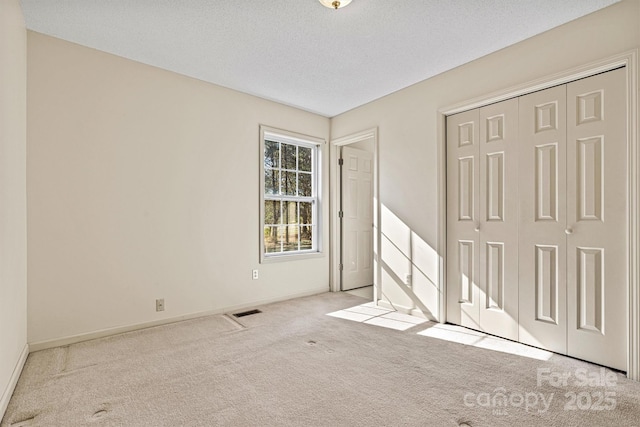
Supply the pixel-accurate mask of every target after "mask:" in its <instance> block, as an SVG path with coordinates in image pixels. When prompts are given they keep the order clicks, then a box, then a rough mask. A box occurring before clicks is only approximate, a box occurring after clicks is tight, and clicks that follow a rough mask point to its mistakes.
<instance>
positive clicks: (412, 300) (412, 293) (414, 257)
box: [379, 204, 441, 320]
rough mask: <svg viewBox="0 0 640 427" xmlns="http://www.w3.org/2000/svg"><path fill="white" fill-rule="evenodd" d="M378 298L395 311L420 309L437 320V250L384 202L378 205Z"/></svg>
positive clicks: (438, 292) (438, 293)
mask: <svg viewBox="0 0 640 427" xmlns="http://www.w3.org/2000/svg"><path fill="white" fill-rule="evenodd" d="M381 227H382V231H381V233H380V239H381V242H380V252H381V256H380V258H379V259H380V267H381V269H382V274H381V291H382V301H383V302H386V303H388V304H390V305H391V306H392V307H393V308H395V309H397V310H399V311H413V310H416V309H417V310H419V311H421V312H422V313H423V314H424V315H425V316H427V318H429V319H431V320H438V318H439V315H440V311H439V299H440V292H441V291H440V290H439V289H438V285H437V283H438V264H439V261H440V260H439V256H438V253H437V251H436V250H435V249H434V248H433V247H431V246H430V245H429V244H428V243H426V242H425V241H424V240H423V239H422V238H421V237H420V236H418V234H416V233H415V232H414V231H413V230H411V228H409V226H407V225H406V224H405V223H404V222H403V221H402V220H401V219H400V218H398V216H397V215H395V214H394V213H393V212H392V211H391V210H389V209H388V208H387V207H386V206H385V205H384V204H383V205H382V207H381Z"/></svg>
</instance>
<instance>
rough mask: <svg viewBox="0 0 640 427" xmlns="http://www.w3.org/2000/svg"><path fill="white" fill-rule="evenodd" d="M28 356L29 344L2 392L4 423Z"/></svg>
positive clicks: (1, 405) (0, 418)
mask: <svg viewBox="0 0 640 427" xmlns="http://www.w3.org/2000/svg"><path fill="white" fill-rule="evenodd" d="M28 356H29V344H25V345H24V348H23V349H22V353H20V358H19V359H18V363H17V364H16V366H15V368H14V369H13V373H12V374H11V378H9V384H7V387H6V388H5V389H4V390H3V391H2V397H0V421H2V417H4V413H5V411H6V410H7V406H9V401H10V400H11V396H13V391H14V390H15V389H16V385H18V379H20V374H22V368H24V364H25V362H26V361H27V357H28Z"/></svg>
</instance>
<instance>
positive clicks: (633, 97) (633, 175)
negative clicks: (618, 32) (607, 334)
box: [437, 49, 640, 381]
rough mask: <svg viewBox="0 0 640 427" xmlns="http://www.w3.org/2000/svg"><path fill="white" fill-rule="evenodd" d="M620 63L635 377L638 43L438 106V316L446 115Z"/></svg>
mask: <svg viewBox="0 0 640 427" xmlns="http://www.w3.org/2000/svg"><path fill="white" fill-rule="evenodd" d="M620 67H625V71H626V72H625V76H626V84H627V105H626V107H627V127H628V128H627V144H628V146H627V153H628V155H629V156H628V158H629V160H628V184H627V185H628V188H627V197H628V212H627V215H628V218H629V222H628V224H627V227H628V230H629V241H628V242H627V243H628V248H627V254H628V260H627V263H628V281H627V290H628V293H627V295H628V303H627V319H628V328H627V377H628V378H630V379H633V380H636V381H640V169H639V168H640V141H639V140H638V131H639V129H640V117H638V112H639V111H640V106H639V105H638V49H634V50H631V51H627V52H624V53H622V54H619V55H616V56H613V57H609V58H606V59H603V60H600V61H596V62H592V63H589V64H586V65H583V66H580V67H576V68H573V69H570V70H566V71H563V72H560V73H557V74H554V75H550V76H547V77H543V78H541V79H537V80H534V81H530V82H527V83H524V84H521V85H517V86H514V87H511V88H507V89H505V90H501V91H497V92H494V93H491V94H488V95H486V96H481V97H476V98H472V99H468V100H466V101H463V102H459V103H456V104H453V105H449V106H445V107H443V108H441V109H439V110H438V112H437V126H438V128H437V132H438V171H437V176H438V205H439V209H438V227H437V229H438V240H437V245H438V253H439V254H440V257H439V258H440V262H439V283H438V285H439V286H440V290H441V292H440V299H439V301H438V303H439V312H440V316H439V321H440V322H441V323H444V322H445V321H446V319H447V313H446V310H447V303H446V302H447V299H446V298H447V295H446V292H447V287H446V283H447V282H446V256H444V255H443V254H446V253H447V252H446V249H447V248H446V242H447V211H446V209H447V205H446V200H447V199H446V197H447V183H446V177H447V175H446V172H447V171H446V161H447V156H446V117H447V116H449V115H452V114H455V113H459V112H462V111H466V110H471V109H474V108H479V107H482V106H484V105H488V104H492V103H496V102H500V101H504V100H506V99H509V98H515V97H518V96H522V95H526V94H528V93H532V92H536V91H539V90H543V89H548V88H550V87H553V86H557V85H561V84H566V83H569V82H572V81H574V80H579V79H582V78H586V77H590V76H593V75H595V74H599V73H603V72H606V71H611V70H614V69H616V68H620Z"/></svg>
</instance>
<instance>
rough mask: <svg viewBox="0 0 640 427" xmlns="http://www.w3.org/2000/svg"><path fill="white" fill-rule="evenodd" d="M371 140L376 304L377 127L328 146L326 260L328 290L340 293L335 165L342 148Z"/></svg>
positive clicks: (377, 291)
mask: <svg viewBox="0 0 640 427" xmlns="http://www.w3.org/2000/svg"><path fill="white" fill-rule="evenodd" d="M368 139H373V224H374V230H373V236H374V237H373V262H374V272H373V300H374V301H378V300H379V299H380V295H381V292H380V289H379V286H380V274H381V272H380V263H379V262H378V257H379V255H378V254H380V239H379V233H378V230H380V209H381V208H380V197H379V196H378V191H379V175H380V174H379V173H378V171H379V163H378V128H377V127H375V128H371V129H366V130H363V131H361V132H356V133H353V134H350V135H346V136H343V137H340V138H335V139H332V140H331V143H330V144H329V152H330V153H329V156H330V158H331V160H330V166H329V180H330V181H329V185H330V188H331V190H332V191H331V193H332V194H331V196H330V199H331V200H330V205H331V206H330V221H329V227H330V230H331V231H330V233H331V260H330V271H331V273H330V274H329V280H330V289H331V292H340V287H341V277H340V270H339V265H340V255H341V253H340V252H341V250H342V249H341V247H342V244H341V234H342V229H341V227H342V224H341V222H340V219H339V218H338V211H339V210H340V190H341V189H340V176H339V175H340V167H339V166H338V159H339V158H340V149H341V148H342V147H344V146H345V145H349V144H354V143H356V142H360V141H366V140H368Z"/></svg>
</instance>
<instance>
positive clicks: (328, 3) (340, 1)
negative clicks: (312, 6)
mask: <svg viewBox="0 0 640 427" xmlns="http://www.w3.org/2000/svg"><path fill="white" fill-rule="evenodd" d="M319 1H320V3H322V5H323V6H325V7H329V8H331V9H340V8H341V7H345V6H346V5H348V4H349V3H351V0H319Z"/></svg>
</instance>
